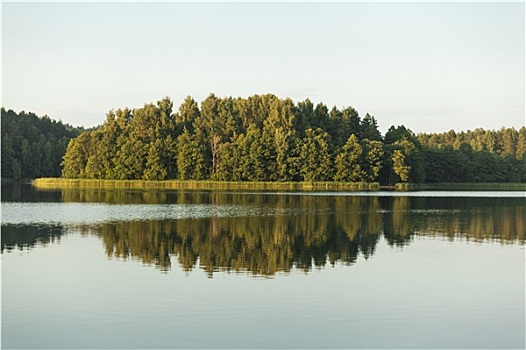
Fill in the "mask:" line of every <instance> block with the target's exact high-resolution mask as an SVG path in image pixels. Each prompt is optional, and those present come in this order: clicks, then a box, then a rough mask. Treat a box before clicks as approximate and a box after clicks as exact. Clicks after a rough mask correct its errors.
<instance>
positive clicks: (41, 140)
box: [1, 108, 81, 179]
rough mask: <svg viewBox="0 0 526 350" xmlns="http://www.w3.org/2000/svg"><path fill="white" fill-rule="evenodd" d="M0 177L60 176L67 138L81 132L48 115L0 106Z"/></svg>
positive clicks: (68, 139) (69, 138)
mask: <svg viewBox="0 0 526 350" xmlns="http://www.w3.org/2000/svg"><path fill="white" fill-rule="evenodd" d="M1 115H2V118H1V123H2V124H1V125H2V131H1V137H2V171H1V173H2V178H11V179H31V178H36V177H44V176H50V177H54V176H60V175H61V172H62V168H61V165H60V164H61V162H62V158H63V157H64V154H65V153H66V148H67V146H68V143H69V141H70V140H71V139H72V138H74V137H77V136H78V135H79V133H80V131H81V129H79V128H74V127H72V126H71V125H68V124H63V123H62V122H60V121H58V122H57V121H55V120H52V119H51V118H49V117H48V116H43V117H38V116H37V115H35V114H34V113H26V112H20V113H16V112H14V111H13V110H7V111H6V110H5V109H4V108H2V114H1Z"/></svg>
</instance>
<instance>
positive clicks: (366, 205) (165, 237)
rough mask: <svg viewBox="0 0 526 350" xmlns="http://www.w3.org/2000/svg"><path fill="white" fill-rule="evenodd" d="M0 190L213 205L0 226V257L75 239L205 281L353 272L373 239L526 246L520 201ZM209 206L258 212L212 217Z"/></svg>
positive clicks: (27, 197) (18, 197)
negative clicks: (179, 214) (178, 212)
mask: <svg viewBox="0 0 526 350" xmlns="http://www.w3.org/2000/svg"><path fill="white" fill-rule="evenodd" d="M2 190H3V191H2V192H3V193H2V201H4V202H7V201H34V202H46V201H49V202H52V201H53V200H52V199H56V198H59V200H58V201H62V202H68V203H71V202H73V203H112V204H137V205H144V204H167V203H168V204H180V205H185V204H191V205H212V213H211V214H210V215H209V216H208V217H199V218H198V217H189V218H181V219H159V220H153V219H151V218H148V217H145V218H144V219H141V220H135V219H133V220H114V219H112V220H108V221H104V220H103V221H101V222H95V223H82V222H80V223H78V224H72V223H68V224H64V225H60V224H58V225H57V224H46V225H44V224H34V225H19V224H18V225H10V224H2V252H4V251H10V250H13V249H26V248H32V247H35V246H41V245H46V244H49V243H51V242H55V241H56V240H59V239H60V237H61V235H63V234H64V233H65V232H80V233H82V234H89V235H94V236H97V237H99V238H100V239H101V240H102V242H103V245H104V249H105V252H106V255H107V256H108V257H110V258H119V259H121V258H124V259H134V260H139V261H142V262H143V263H144V264H148V265H155V266H156V267H157V268H158V269H160V270H161V271H164V272H165V271H169V270H170V268H171V264H172V262H173V261H175V260H176V261H177V263H178V264H179V265H180V266H181V267H182V268H183V269H184V270H185V271H190V270H192V269H194V268H196V267H197V266H199V268H201V269H203V270H204V271H206V272H207V273H208V275H209V276H210V277H211V276H213V274H214V272H217V271H229V272H230V271H232V272H244V273H250V274H254V275H262V276H272V275H274V274H276V273H278V272H289V271H291V270H292V269H293V268H294V269H302V270H304V271H306V272H307V271H310V270H312V269H313V268H318V267H324V266H326V265H327V264H336V263H342V264H345V265H352V264H354V263H356V261H357V259H358V257H359V256H363V257H364V258H365V259H369V258H371V257H372V256H373V255H374V254H375V252H376V248H377V245H378V242H379V241H380V239H381V237H383V238H384V239H385V241H386V242H387V244H389V245H391V246H403V245H408V244H411V242H412V240H413V239H414V237H415V236H430V237H439V238H441V239H448V240H457V239H462V240H469V241H476V242H498V243H513V244H524V240H525V237H524V234H525V229H526V227H525V222H524V221H525V215H524V214H525V201H524V199H523V198H491V197H482V198H478V197H403V196H385V197H383V196H338V195H323V196H316V195H309V196H303V195H298V194H297V193H296V194H287V193H282V194H277V193H257V192H256V193H243V192H207V191H203V192H197V191H123V190H118V191H110V190H99V191H93V190H74V189H67V190H63V191H61V192H60V191H59V192H53V191H51V192H44V193H42V192H38V191H34V190H30V189H28V188H24V189H19V190H18V192H17V190H13V189H11V191H12V192H11V193H12V197H11V198H10V197H9V194H6V193H4V188H2ZM31 191H33V192H35V193H34V195H35V196H34V197H32V196H31ZM22 193H23V194H22ZM214 205H217V206H218V207H219V206H221V205H235V206H240V207H247V208H260V209H262V210H260V211H257V210H256V211H252V212H250V213H248V212H247V214H246V215H234V216H215V215H214V214H213V206H214ZM269 208H270V209H271V210H270V209H269ZM263 209H265V210H263ZM269 210H270V211H269ZM254 213H255V214H254ZM269 213H270V214H269Z"/></svg>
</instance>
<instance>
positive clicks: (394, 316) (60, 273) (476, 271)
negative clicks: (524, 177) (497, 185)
mask: <svg viewBox="0 0 526 350" xmlns="http://www.w3.org/2000/svg"><path fill="white" fill-rule="evenodd" d="M1 209H2V226H1V228H2V348H40V349H43V348H53V349H58V348H70V349H71V348H105V349H108V348H147V349H150V348H152V349H154V348H317V349H321V348H420V349H422V348H470V349H473V348H499V349H503V348H524V347H525V244H524V243H525V231H526V201H525V193H524V192H512V191H507V192H497V191H493V192H492V191H484V192H480V191H471V192H462V191H454V192H445V191H427V192H314V191H313V192H271V191H269V192H249V191H183V190H173V191H168V190H166V191H141V190H102V189H99V190H94V189H91V190H89V189H64V190H47V191H37V190H35V189H34V188H33V187H31V186H30V185H14V184H9V183H3V184H2V208H1Z"/></svg>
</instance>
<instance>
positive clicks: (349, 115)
mask: <svg viewBox="0 0 526 350" xmlns="http://www.w3.org/2000/svg"><path fill="white" fill-rule="evenodd" d="M173 107H174V106H173V102H172V101H171V100H170V99H169V98H164V99H162V100H160V101H158V102H157V103H156V104H153V103H150V104H146V105H144V107H142V108H136V109H133V110H132V109H128V108H125V109H117V110H111V111H110V112H109V113H108V114H107V116H106V120H105V122H104V123H103V124H102V125H101V126H100V127H98V128H95V129H93V130H86V131H82V132H80V130H77V129H74V128H71V127H69V126H65V125H62V124H61V123H55V122H51V120H49V118H47V117H44V118H38V117H36V116H34V115H32V114H29V115H26V114H24V113H21V114H20V115H19V116H17V115H16V114H15V113H14V112H12V111H9V112H7V113H6V112H5V111H4V110H3V109H2V177H17V176H18V177H23V178H34V177H42V176H57V175H59V174H60V170H59V169H60V166H62V173H61V174H62V176H63V177H65V178H88V179H90V178H93V179H144V180H165V179H179V180H216V181H309V182H310V181H337V182H379V183H381V184H383V185H392V184H394V183H397V182H414V183H421V182H428V183H431V182H526V155H525V154H526V153H525V150H526V128H525V127H522V128H521V129H520V130H516V129H514V128H502V129H500V130H497V131H495V130H483V129H476V130H475V131H467V132H460V133H456V132H454V131H449V132H447V133H438V134H419V135H415V134H414V133H413V132H412V131H411V130H409V129H408V128H406V127H405V126H403V125H401V126H392V127H390V128H389V130H388V131H387V132H386V134H385V135H382V134H381V133H380V131H379V129H378V124H377V121H376V119H375V117H373V116H371V115H369V114H366V115H365V116H363V117H361V116H360V115H359V114H358V112H357V111H356V110H355V109H353V108H352V107H347V108H343V109H341V110H340V109H338V108H336V107H333V108H332V109H329V108H328V107H327V106H326V105H324V104H323V103H319V104H317V105H314V104H313V103H312V102H311V101H310V100H309V99H306V100H305V101H300V102H297V103H294V102H293V101H292V100H291V99H288V98H287V99H280V98H278V97H276V96H275V95H271V94H266V95H254V96H250V97H248V98H232V97H223V98H221V97H217V96H215V95H214V94H210V95H209V96H208V97H207V98H206V99H205V100H203V101H202V102H201V104H200V105H199V104H198V103H197V102H196V101H195V100H194V99H193V98H191V97H187V98H186V99H185V100H184V101H183V103H182V104H181V105H180V106H179V109H178V110H177V111H174V110H173ZM4 115H6V121H5V123H6V125H7V127H6V126H4ZM17 117H18V119H17ZM14 119H17V121H18V123H17V122H15V121H13V120H14ZM38 123H40V124H42V127H41V126H40V124H38ZM48 124H50V125H53V126H54V128H53V130H55V129H57V132H58V131H59V130H63V131H64V132H63V134H60V135H61V137H60V139H59V138H58V137H56V136H55V134H56V133H49V132H47V131H46V130H47V129H46V128H45V127H44V126H45V125H48ZM20 125H23V127H22V126H20ZM41 129H42V130H43V131H42V132H40V131H39V130H41ZM48 129H49V128H48ZM21 130H22V131H21ZM28 130H29V131H30V132H29V131H28ZM79 132H80V134H79ZM5 135H8V136H7V137H6V136H5ZM77 135H78V136H77ZM14 137H16V139H14ZM23 139H26V141H25V146H24V141H23ZM70 139H71V140H70ZM31 140H36V141H31ZM66 140H70V141H69V144H68V146H67V149H65V147H64V142H67V141H66ZM47 141H50V142H49V144H50V145H51V146H52V147H54V148H53V149H54V153H52V154H53V155H54V157H53V158H52V160H51V161H48V160H49V159H50V157H49V156H48V154H49V151H48V149H49V144H47V143H46V142H47ZM61 147H63V148H61ZM4 148H5V150H4ZM62 155H63V159H60V160H59V158H61V157H62ZM46 157H47V158H46ZM4 158H5V162H4ZM61 161H62V163H60V162H61ZM46 167H48V168H49V169H46ZM4 168H5V169H4Z"/></svg>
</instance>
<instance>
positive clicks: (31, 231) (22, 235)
mask: <svg viewBox="0 0 526 350" xmlns="http://www.w3.org/2000/svg"><path fill="white" fill-rule="evenodd" d="M63 234H64V227H63V226H61V225H2V253H4V251H7V252H10V251H12V250H25V249H30V248H34V247H36V246H46V245H48V244H50V243H55V242H58V241H60V236H62V235H63Z"/></svg>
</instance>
